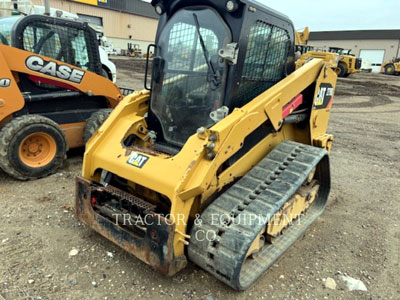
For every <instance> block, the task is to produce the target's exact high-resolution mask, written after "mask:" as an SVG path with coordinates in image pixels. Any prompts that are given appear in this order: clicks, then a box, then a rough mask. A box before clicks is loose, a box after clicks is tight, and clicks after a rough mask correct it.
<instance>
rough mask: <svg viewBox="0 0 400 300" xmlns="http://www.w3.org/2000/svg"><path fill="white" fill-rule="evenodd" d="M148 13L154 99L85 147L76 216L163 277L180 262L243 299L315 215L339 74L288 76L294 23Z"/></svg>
mask: <svg viewBox="0 0 400 300" xmlns="http://www.w3.org/2000/svg"><path fill="white" fill-rule="evenodd" d="M152 5H153V6H154V7H155V10H156V12H157V13H158V14H159V15H160V19H159V25H158V31H157V36H156V41H155V44H154V45H151V46H150V47H149V48H148V50H147V52H150V49H153V53H154V54H155V56H154V58H153V66H152V76H151V82H146V81H147V80H146V81H145V86H147V85H149V86H148V87H147V88H148V89H150V90H146V91H138V92H135V93H133V94H132V95H130V96H128V97H125V98H124V100H122V101H121V102H120V104H119V105H118V106H117V107H116V109H115V110H114V111H113V112H112V113H111V115H110V117H109V118H108V119H107V120H106V121H105V123H104V124H103V125H102V126H101V127H100V129H99V130H98V131H97V133H95V134H94V136H93V137H92V138H91V139H90V141H89V143H88V144H87V146H86V153H85V156H84V163H83V175H82V176H81V177H78V178H77V181H76V184H77V186H76V188H77V189H76V203H75V207H76V215H77V217H78V219H79V220H81V221H82V222H83V223H84V224H86V225H87V226H89V227H91V228H93V229H94V230H96V231H97V232H99V233H100V234H101V235H103V236H104V237H105V238H107V239H109V240H111V241H112V242H114V243H115V244H117V245H119V246H120V247H122V248H123V249H125V250H126V251H128V252H129V253H131V254H133V255H135V256H136V257H138V258H139V259H141V260H142V261H144V262H145V263H147V264H149V265H151V266H152V267H153V268H155V269H156V270H158V271H160V272H162V273H163V274H166V275H173V274H175V273H177V272H178V271H179V270H181V269H183V268H184V267H185V266H186V264H187V262H188V260H190V261H192V262H194V263H195V264H197V265H199V266H200V267H201V268H203V269H204V270H206V271H208V272H210V273H211V274H213V275H214V276H215V277H216V278H218V279H219V280H221V281H223V282H225V283H226V284H228V285H229V286H231V287H232V288H234V289H237V290H244V289H246V288H248V287H249V286H250V285H251V284H252V283H254V282H255V280H256V279H257V278H259V277H260V276H261V275H262V274H263V272H264V271H265V270H267V269H268V267H270V266H271V265H272V264H273V263H274V262H275V261H276V260H277V259H278V258H279V257H280V256H281V255H282V254H283V253H284V252H285V251H286V250H287V249H288V248H289V247H290V246H291V245H292V244H293V243H294V242H295V241H296V240H297V239H298V238H299V237H301V236H302V235H303V234H304V232H305V231H306V229H307V227H308V226H309V225H310V224H312V223H313V222H314V221H315V220H316V218H317V217H318V216H319V215H320V214H321V213H322V212H323V210H324V207H325V205H326V202H327V199H328V194H329V190H330V171H329V170H330V168H329V154H328V153H329V150H330V148H331V145H332V139H333V137H332V135H329V134H327V126H328V120H329V115H330V111H331V105H332V101H333V96H334V90H335V85H336V80H337V75H336V73H335V72H334V71H333V70H332V65H331V64H330V63H328V62H327V61H324V60H322V59H317V58H314V59H312V60H311V61H309V62H307V63H306V64H305V65H304V66H302V67H301V68H299V69H297V70H295V64H294V49H295V43H294V39H295V33H294V29H293V24H292V22H291V21H290V20H289V19H288V17H286V16H284V15H282V14H280V13H278V12H276V11H274V10H272V9H269V8H268V7H266V6H263V5H261V4H258V3H257V2H255V1H249V0H241V1H239V0H237V1H236V0H235V1H233V0H232V1H231V0H230V1H225V0H224V1H222V0H221V1H208V0H196V1H184V0H175V1H156V0H155V1H152ZM299 255H300V254H299Z"/></svg>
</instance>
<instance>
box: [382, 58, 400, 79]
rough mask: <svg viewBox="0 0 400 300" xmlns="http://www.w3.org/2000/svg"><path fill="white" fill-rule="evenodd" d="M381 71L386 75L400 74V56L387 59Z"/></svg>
mask: <svg viewBox="0 0 400 300" xmlns="http://www.w3.org/2000/svg"><path fill="white" fill-rule="evenodd" d="M381 73H383V74H386V75H400V58H393V59H392V60H390V61H385V62H384V63H383V64H382V66H381Z"/></svg>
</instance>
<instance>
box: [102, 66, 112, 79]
mask: <svg viewBox="0 0 400 300" xmlns="http://www.w3.org/2000/svg"><path fill="white" fill-rule="evenodd" d="M101 76H103V77H105V78H108V79H110V80H111V81H112V75H111V73H110V72H109V71H108V70H107V69H106V68H105V67H104V66H103V67H102V68H101Z"/></svg>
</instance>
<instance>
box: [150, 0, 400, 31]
mask: <svg viewBox="0 0 400 300" xmlns="http://www.w3.org/2000/svg"><path fill="white" fill-rule="evenodd" d="M144 1H146V2H150V0H144ZM256 1H259V2H261V3H263V4H265V5H267V6H269V7H271V8H273V9H275V10H277V11H279V12H281V13H283V14H285V15H287V16H289V18H290V19H291V20H292V21H293V23H294V26H295V28H296V29H302V28H304V27H306V26H308V27H309V28H310V30H311V31H321V30H356V29H400V16H399V13H400V0H330V1H327V0H319V1H317V0H278V1H277V0H256Z"/></svg>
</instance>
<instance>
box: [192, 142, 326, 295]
mask: <svg viewBox="0 0 400 300" xmlns="http://www.w3.org/2000/svg"><path fill="white" fill-rule="evenodd" d="M316 166H317V169H316V174H315V178H316V179H317V180H318V181H319V184H320V188H319V192H318V195H317V198H316V199H315V201H314V202H313V203H312V205H311V206H310V207H309V208H308V210H307V211H306V213H305V214H304V215H303V216H301V218H300V219H298V222H297V221H295V222H293V224H292V225H290V226H289V227H287V228H286V229H285V230H284V232H283V234H281V235H280V236H279V237H277V238H275V239H274V241H273V243H272V244H266V245H265V246H264V247H263V248H262V250H261V251H260V252H259V253H258V254H257V256H256V257H255V258H252V259H247V260H246V254H247V251H248V249H249V247H250V245H251V244H252V242H253V241H254V239H255V238H256V237H257V235H258V233H259V232H260V231H261V230H262V229H263V228H265V226H266V225H267V223H268V220H269V219H270V218H271V217H272V216H273V215H274V214H275V213H276V212H277V211H278V210H280V209H281V208H282V206H283V205H284V204H285V203H286V202H287V201H288V200H289V199H290V198H291V197H292V195H294V194H295V192H296V191H297V189H298V188H299V187H300V186H301V185H302V184H303V182H304V181H305V180H306V179H307V176H308V175H309V173H310V172H311V171H312V170H313V168H314V167H316ZM329 190H330V172H329V157H328V153H327V151H326V150H325V149H321V148H316V147H313V146H309V145H304V144H300V143H296V142H292V141H285V142H282V143H281V144H280V145H278V146H277V147H276V148H275V149H274V150H272V151H271V152H270V153H269V154H268V155H267V156H266V157H265V158H264V159H263V160H262V161H261V162H260V163H258V164H257V165H256V166H255V167H254V168H253V169H252V170H251V171H249V172H248V173H247V174H246V175H245V176H244V177H243V178H241V179H240V180H239V181H238V182H236V183H235V184H234V185H233V186H232V187H230V188H229V189H228V190H227V191H226V192H225V193H223V194H222V195H221V196H219V197H218V198H217V199H216V200H214V202H213V203H211V204H210V205H209V206H208V207H207V208H206V209H205V210H204V212H203V213H202V215H201V217H200V219H199V220H197V222H195V224H194V226H193V227H192V230H191V239H190V244H189V246H188V256H189V259H190V260H191V261H193V262H194V263H196V264H197V265H199V266H200V267H202V268H203V269H205V270H207V271H208V272H210V273H211V274H213V275H214V276H215V277H217V278H218V279H219V280H221V281H223V282H225V283H226V284H228V285H230V286H231V287H232V288H234V289H236V290H244V289H246V288H248V287H249V286H250V285H252V284H253V283H254V282H255V281H256V280H257V279H258V278H259V277H260V276H261V275H262V274H263V273H264V272H265V270H267V269H268V268H269V267H270V266H271V265H272V264H273V263H274V262H275V261H276V260H277V259H278V258H279V257H280V256H281V255H282V254H283V253H284V252H285V251H286V250H287V249H288V248H289V247H290V246H291V245H292V244H293V243H294V242H295V241H296V240H297V239H298V238H299V237H300V236H301V235H302V234H303V233H304V232H305V230H306V229H307V227H308V226H309V225H310V224H311V223H312V222H313V221H314V220H315V219H316V218H317V217H318V216H319V215H320V214H321V213H322V212H323V210H324V208H325V205H326V201H327V199H328V195H329ZM221 220H222V222H221ZM207 232H208V233H210V232H211V233H212V234H208V237H213V236H214V237H216V238H215V239H213V238H210V239H207V238H205V237H206V236H205V234H206V233H207Z"/></svg>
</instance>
